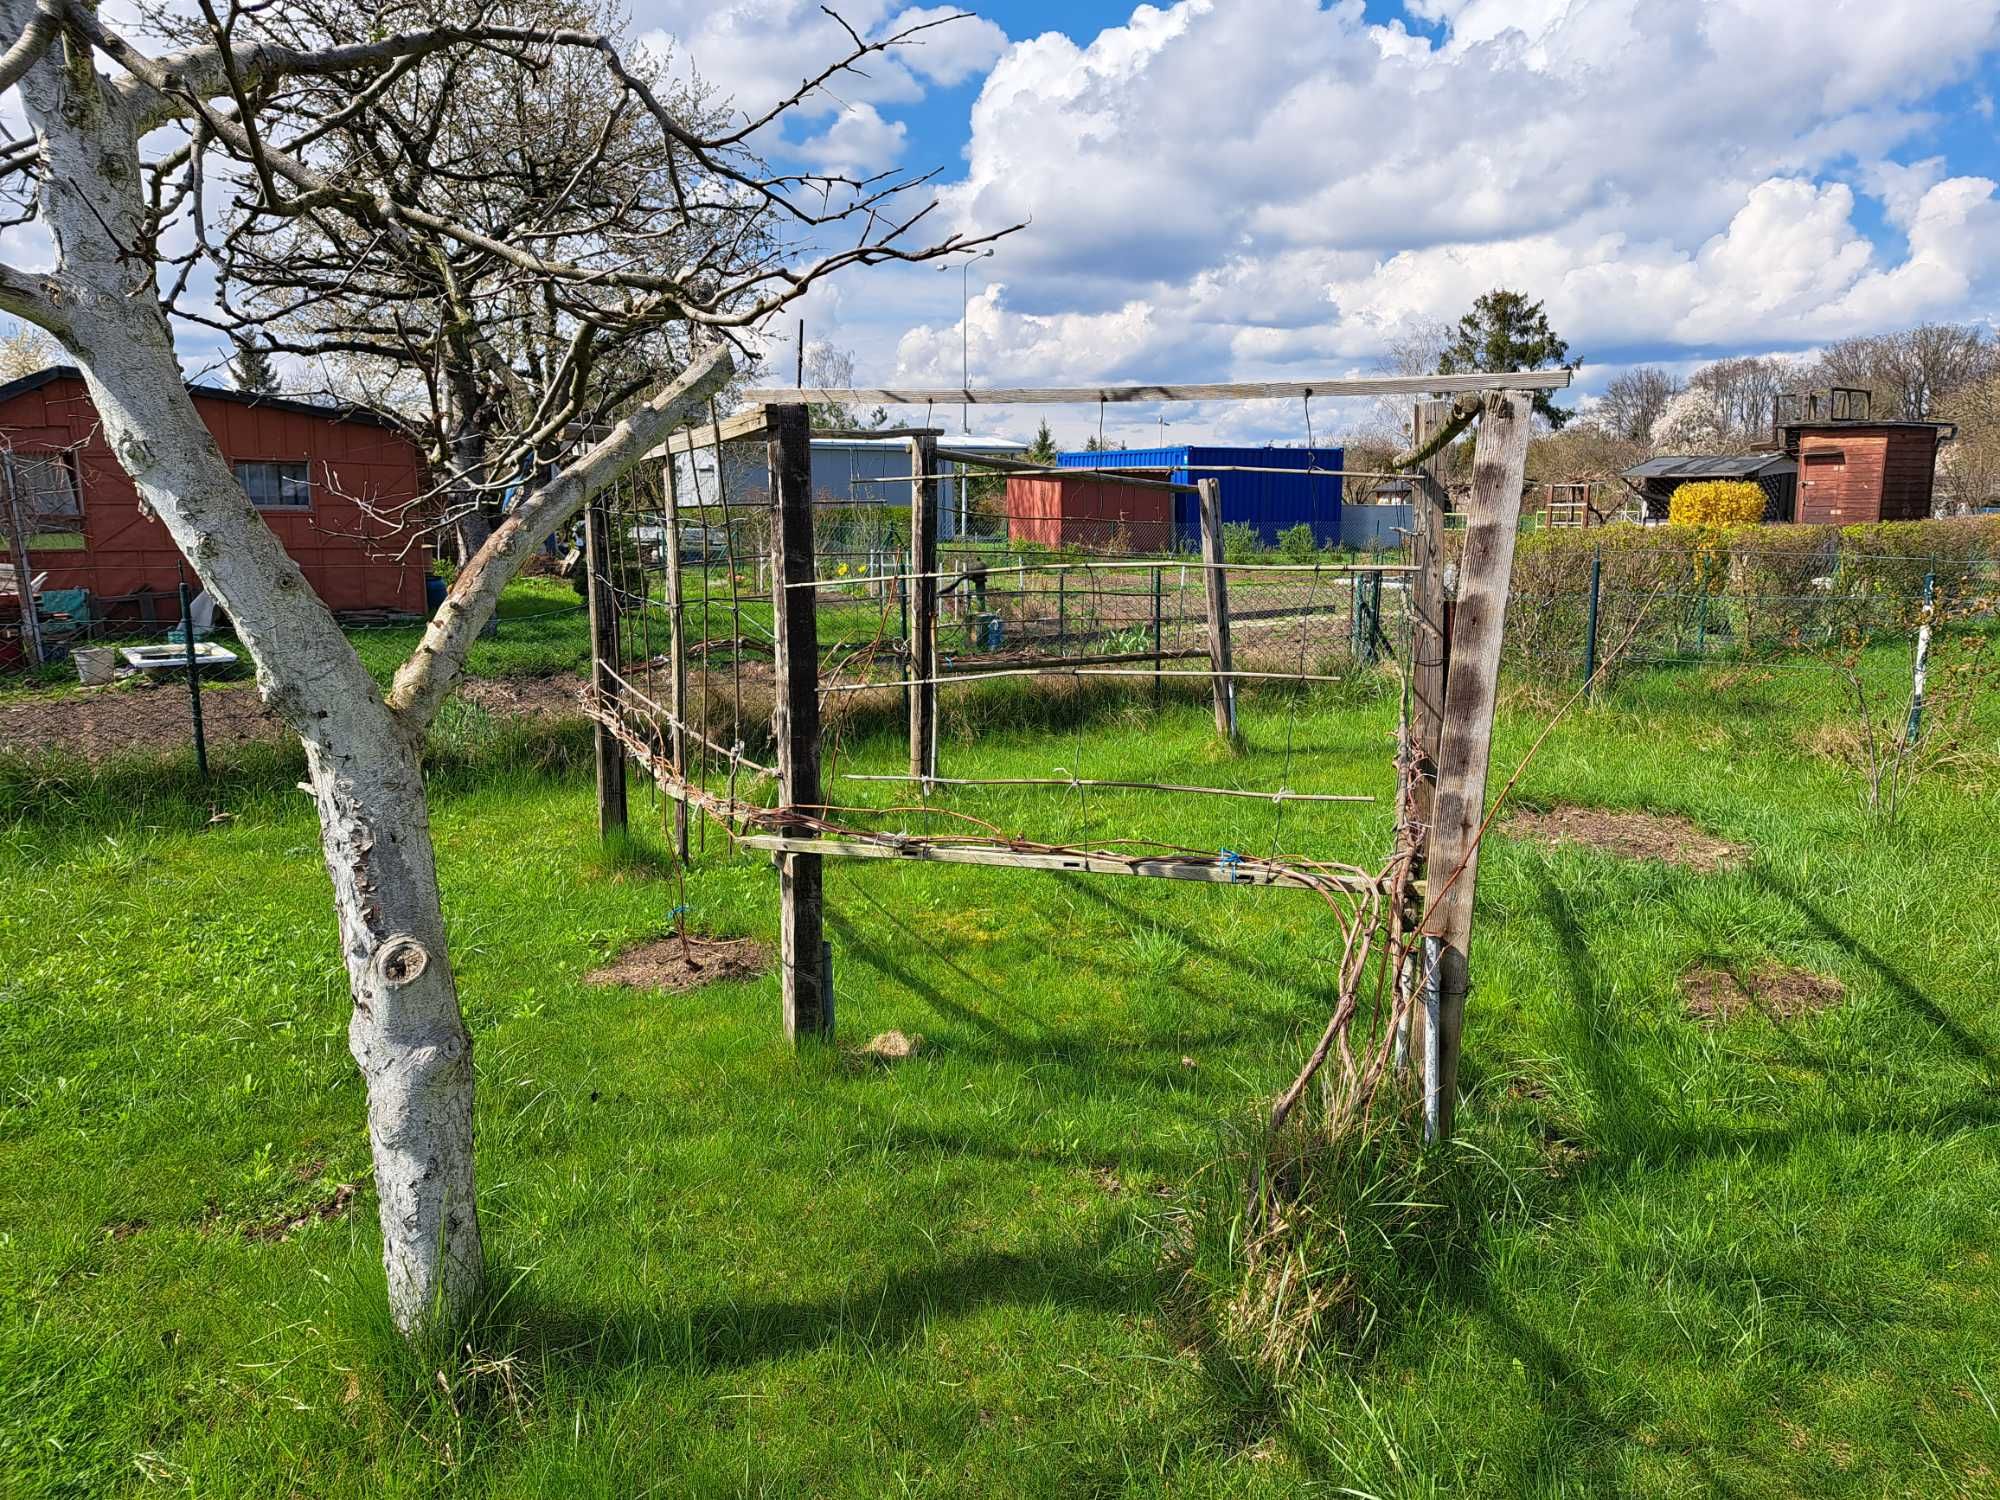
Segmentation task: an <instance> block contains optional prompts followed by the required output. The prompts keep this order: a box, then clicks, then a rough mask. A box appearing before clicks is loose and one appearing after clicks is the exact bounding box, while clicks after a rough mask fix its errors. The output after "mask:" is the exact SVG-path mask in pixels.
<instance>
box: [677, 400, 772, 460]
mask: <svg viewBox="0 0 2000 1500" xmlns="http://www.w3.org/2000/svg"><path fill="white" fill-rule="evenodd" d="M770 425H771V424H770V418H769V417H768V416H767V415H766V414H765V411H764V408H763V407H761V406H753V407H751V408H750V409H749V410H748V411H739V412H738V413H736V415H735V416H733V417H724V418H723V419H722V421H721V423H720V424H719V425H718V424H716V423H712V422H703V423H701V424H699V425H697V426H690V427H683V428H682V429H681V430H680V431H679V432H676V433H672V434H670V435H669V436H668V438H667V440H666V441H665V442H664V443H662V444H660V446H659V447H657V448H654V449H652V450H651V451H650V452H648V453H647V454H646V457H647V458H668V457H670V456H672V455H674V454H678V453H699V452H703V451H705V450H706V449H709V448H713V447H715V446H716V443H717V441H718V432H719V434H720V438H719V440H720V441H721V442H724V443H736V442H748V441H750V440H752V439H755V438H760V437H763V436H764V435H765V434H766V433H767V432H769V431H770Z"/></svg>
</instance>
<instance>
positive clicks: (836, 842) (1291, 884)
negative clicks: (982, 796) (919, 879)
mask: <svg viewBox="0 0 2000 1500" xmlns="http://www.w3.org/2000/svg"><path fill="white" fill-rule="evenodd" d="M736 842H737V843H738V844H740V845H742V846H743V847H744V848H745V849H766V850H769V851H770V852H771V853H773V854H824V855H828V856H831V857H834V858H840V859H906V860H915V861H917V862H919V863H925V864H941V865H991V866H996V867H999V868H1003V869H1014V870H1051V871H1059V872H1061V871H1066V872H1068V873H1070V874H1075V875H1136V876H1141V877H1145V878H1149V879H1154V880H1193V881H1199V882H1202V883H1205V884H1208V885H1260V886H1280V887H1285V888H1288V889H1292V890H1302V891H1323V890H1326V889H1327V888H1329V887H1332V888H1334V889H1338V890H1346V891H1360V890H1373V889H1375V882H1373V881H1369V880H1362V879H1358V878H1356V877H1355V876H1352V875H1347V874H1340V873H1328V874H1325V875H1312V876H1308V875H1305V874H1302V873H1300V872H1299V871H1296V870H1291V869H1286V868H1283V867H1280V866H1276V865H1267V864H1262V863H1259V862H1258V861H1255V860H1230V859H1224V858H1220V857H1218V858H1213V859H1203V858H1200V857H1198V856H1189V855H1181V856H1176V857H1172V858H1139V857H1135V856H1127V855H1122V854H1103V853H1088V854H1086V853H1077V854H1051V853H1047V852H1045V851H1042V850H1032V849H1007V848H1002V847H1000V846H998V845H991V844H937V843H918V842H914V841H911V842H902V841H895V840H886V839H885V840H880V841H877V840H874V839H833V838H799V837H793V836H790V835H786V834H766V833H752V834H746V835H744V836H743V837H742V838H739V839H738V840H737V841H736Z"/></svg>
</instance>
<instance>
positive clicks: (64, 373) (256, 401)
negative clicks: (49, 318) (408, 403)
mask: <svg viewBox="0 0 2000 1500" xmlns="http://www.w3.org/2000/svg"><path fill="white" fill-rule="evenodd" d="M81 379H83V371H81V370H79V369H78V368H77V367H76V366H75V365H49V366H47V367H45V368H43V369H40V370H35V371H33V372H32V373H30V374H27V375H22V376H20V377H18V378H16V379H14V380H10V381H8V382H7V383H6V384H4V385H0V401H11V400H12V399H13V398H14V397H16V396H23V395H26V394H27V393H28V392H29V391H38V390H40V389H41V388H42V387H43V386H45V385H48V384H50V383H51V382H53V381H57V380H81ZM187 388H188V394H189V395H191V396H207V397H209V398H210V399H212V400H216V401H233V402H235V403H236V404H237V405H239V406H261V407H264V408H266V409H268V410H270V411H289V412H296V413H298V414H299V415H300V416H303V417H325V418H326V419H327V420H328V421H329V422H365V423H367V424H368V425H369V426H371V427H390V428H395V427H398V424H397V423H396V422H395V421H394V420H392V419H391V418H389V417H387V416H384V415H383V414H382V413H381V412H379V411H371V410H370V409H369V408H367V407H365V406H331V405H321V404H319V403H318V402H313V401H300V400H297V399H296V398H294V397H291V396H266V395H261V394H259V393H258V392H256V391H238V390H232V389H230V388H229V387H228V386H221V385H198V384H196V383H195V382H194V381H192V380H190V381H189V382H188V383H187Z"/></svg>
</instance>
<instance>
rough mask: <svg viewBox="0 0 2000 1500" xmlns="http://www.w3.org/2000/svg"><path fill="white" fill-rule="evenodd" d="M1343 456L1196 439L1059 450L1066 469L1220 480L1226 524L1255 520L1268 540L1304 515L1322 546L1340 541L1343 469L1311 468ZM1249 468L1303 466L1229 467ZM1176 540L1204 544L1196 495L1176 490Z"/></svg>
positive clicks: (1191, 546) (1185, 546) (1335, 464)
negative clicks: (1212, 444)
mask: <svg viewBox="0 0 2000 1500" xmlns="http://www.w3.org/2000/svg"><path fill="white" fill-rule="evenodd" d="M1344 461H1345V452H1344V450H1342V449H1339V448H1202V447H1197V446H1194V445H1192V444H1182V445H1180V446H1178V447H1171V448H1110V449H1105V450H1104V451H1102V452H1090V453H1059V454H1057V455H1056V464H1057V466H1058V467H1059V468H1064V469H1150V470H1154V471H1157V472H1158V473H1160V474H1162V475H1164V477H1166V478H1168V479H1171V480H1173V481H1175V482H1176V483H1178V484H1193V483H1194V482H1195V481H1196V480H1198V479H1214V480H1218V481H1220V483H1221V486H1222V521H1223V524H1224V525H1225V526H1227V525H1238V524H1240V525H1245V526H1254V527H1256V528H1257V535H1258V536H1259V537H1260V538H1262V539H1263V542H1264V545H1265V546H1267V547H1269V546H1275V545H1276V544H1277V541H1278V533H1279V532H1281V531H1287V530H1289V529H1291V528H1292V527H1294V526H1296V525H1298V524H1299V523H1300V522H1301V521H1303V522H1305V523H1306V524H1307V525H1308V526H1310V527H1312V531H1313V540H1314V541H1316V542H1317V543H1318V544H1319V545H1320V546H1322V547H1331V546H1337V545H1339V543H1340V475H1339V474H1338V473H1332V474H1320V473H1314V472H1313V471H1314V470H1316V469H1334V470H1338V469H1339V468H1340V467H1341V466H1342V464H1343V462H1344ZM1244 468H1248V469H1286V470H1297V471H1298V472H1297V473H1295V474H1294V473H1283V474H1265V473H1249V474H1246V473H1240V472H1238V473H1231V472H1229V471H1230V470H1231V469H1244ZM1174 545H1175V546H1177V547H1179V548H1180V549H1181V550H1182V551H1184V552H1193V551H1195V550H1197V549H1198V548H1199V547H1200V546H1201V502H1200V498H1199V497H1198V496H1195V495H1176V496H1174Z"/></svg>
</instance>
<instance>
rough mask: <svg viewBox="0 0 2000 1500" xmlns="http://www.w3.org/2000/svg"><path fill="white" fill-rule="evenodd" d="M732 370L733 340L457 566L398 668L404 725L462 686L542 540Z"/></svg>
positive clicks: (692, 412)
mask: <svg viewBox="0 0 2000 1500" xmlns="http://www.w3.org/2000/svg"><path fill="white" fill-rule="evenodd" d="M735 373H736V366H735V362H734V361H733V360H732V359H731V358H730V355H729V346H728V345H727V344H718V345H716V346H715V348H713V349H711V350H710V351H708V352H707V353H706V354H704V355H702V356H701V357H700V358H698V359H696V360H695V361H694V362H693V363H692V364H690V365H689V366H688V367H687V368H686V369H685V370H683V371H682V372H681V373H680V375H679V376H677V377H676V378H675V379H674V380H673V381H672V382H671V383H670V384H669V385H668V386H667V387H666V388H665V389H664V390H662V391H660V392H659V393H658V394H657V395H655V396H654V397H653V398H652V399H651V400H649V401H647V402H646V403H645V405H643V406H641V407H640V408H639V409H638V410H637V411H636V412H634V413H633V414H632V415H631V416H629V417H627V418H626V419H625V420H624V421H622V422H620V423H619V424H618V425H617V426H616V427H614V428H612V430H611V432H610V434H609V435H608V436H607V437H605V438H604V440H603V441H602V442H599V443H597V444H596V445H595V446H594V447H592V448H591V449H590V450H589V451H588V452H586V453H584V454H583V455H582V456H580V457H579V458H577V459H575V460H574V461H573V462H571V463H570V464H569V466H568V467H566V468H565V469H563V471H562V472H561V473H559V474H557V475H556V476H555V478H553V479H551V480H550V481H549V482H548V483H547V484H545V485H543V486H542V487H541V488H539V489H538V490H536V491H534V493H532V494H531V495H529V496H527V497H526V498H525V499H524V500H522V501H521V502H520V503H519V504H517V505H516V506H515V507H514V509H513V511H512V512H511V513H510V514H509V515H508V517H507V519H506V520H505V521H503V522H501V523H500V525H499V526H498V527H496V528H495V529H494V532H493V535H492V536H490V537H488V538H487V540H486V544H485V545H484V546H483V547H481V548H480V549H479V551H478V553H477V554H476V555H475V556H474V557H473V559H472V561H471V562H469V563H467V564H466V565H465V567H464V568H462V569H461V570H460V571H459V575H458V579H457V581H456V582H455V583H454V584H453V585H452V588H451V592H450V593H449V594H447V595H446V596H445V601H444V603H443V604H441V605H440V606H439V607H438V612H437V614H436V615H435V616H434V617H433V618H432V620H431V623H430V626H429V628H428V629H426V630H425V631H424V638H423V640H422V642H421V643H420V644H419V645H418V646H417V649H416V651H415V652H414V653H413V654H412V655H411V657H410V659H409V660H408V661H406V662H405V663H403V665H402V667H401V669H400V670H398V671H397V673H396V680H395V683H394V685H393V686H391V688H390V689H389V706H390V708H391V709H393V710H394V711H395V713H396V714H397V715H398V716H399V717H400V718H401V719H402V720H403V722H404V723H405V725H407V726H409V727H411V728H413V729H414V728H421V727H423V726H424V725H427V724H429V723H430V721H431V719H432V717H433V716H434V715H435V714H436V713H437V711H438V707H439V705H440V704H442V703H443V702H444V700H445V699H446V697H448V696H449V695H450V693H451V690H452V688H453V687H455V686H456V685H457V683H458V679H459V676H460V674H461V673H463V671H464V669H465V654H466V652H467V651H468V650H470V649H471V647H472V642H473V641H474V640H475V639H477V637H478V635H479V632H480V631H481V630H482V629H484V628H485V625H486V622H487V621H488V620H490V619H491V618H492V617H493V611H494V609H495V608H496V607H497V606H498V605H499V602H500V591H501V590H502V589H503V588H505V587H506V586H507V584H508V583H509V582H510V581H512V579H513V577H514V575H515V574H516V573H517V572H519V571H520V567H521V564H522V563H523V562H524V561H526V559H527V556H528V554H529V553H530V552H531V551H533V550H534V549H535V547H537V546H538V545H540V543H541V540H542V538H543V537H545V536H547V535H548V534H549V533H550V532H551V531H554V530H555V529H556V528H557V527H558V526H561V525H563V524H564V523H565V522H567V521H568V520H570V519H571V518H572V517H573V516H575V515H576V513H577V512H578V511H580V510H581V509H583V506H584V502H585V501H587V500H588V499H589V498H590V497H591V496H592V495H594V494H596V493H597V492H598V491H599V490H601V489H603V488H604V487H605V486H606V485H608V484H610V483H611V482H612V481H613V480H614V479H616V478H617V477H618V476H619V475H620V474H622V473H624V472H625V470H627V469H629V468H630V467H631V466H632V465H633V464H635V463H637V462H638V461H639V460H640V459H641V458H642V457H643V456H644V455H645V454H646V453H647V452H648V451H649V450H650V449H652V448H653V447H655V446H656V445H658V444H659V443H660V441H661V440H662V439H664V438H665V437H666V435H667V434H668V433H670V432H672V431H673V430H674V429H675V428H677V427H684V426H686V425H687V424H688V423H689V422H691V421H693V420H694V419H695V418H696V417H697V416H699V415H700V414H701V412H702V411H703V409H704V408H705V407H706V405H707V403H708V400H709V398H710V397H712V396H714V395H715V394H716V393H717V392H718V391H720V390H721V389H722V388H723V386H725V385H726V384H728V382H729V377H730V376H731V375H733V374H735Z"/></svg>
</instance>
